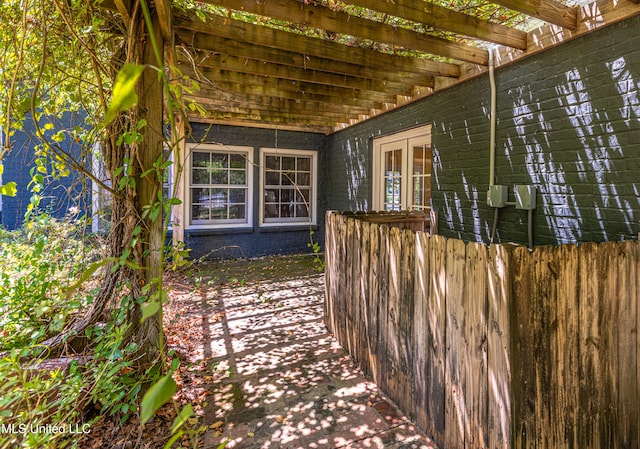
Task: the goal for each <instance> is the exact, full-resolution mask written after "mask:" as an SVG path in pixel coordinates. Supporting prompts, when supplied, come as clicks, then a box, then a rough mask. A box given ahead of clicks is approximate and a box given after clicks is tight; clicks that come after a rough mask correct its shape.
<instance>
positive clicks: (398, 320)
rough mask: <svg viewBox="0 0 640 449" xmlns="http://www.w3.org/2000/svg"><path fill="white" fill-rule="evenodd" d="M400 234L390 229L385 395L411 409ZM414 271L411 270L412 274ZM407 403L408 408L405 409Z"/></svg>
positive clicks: (398, 230)
mask: <svg viewBox="0 0 640 449" xmlns="http://www.w3.org/2000/svg"><path fill="white" fill-rule="evenodd" d="M402 237H403V233H402V231H401V230H400V229H399V228H396V227H393V228H391V229H390V230H389V257H388V261H389V296H388V299H387V329H386V335H387V352H386V358H387V363H388V365H387V394H388V395H389V396H390V397H391V399H392V400H394V401H395V402H396V403H397V404H398V406H400V407H401V408H402V409H403V410H411V407H410V404H411V400H410V396H411V395H410V391H411V390H410V380H409V376H408V361H407V353H406V352H407V347H406V344H407V341H406V338H405V336H406V329H407V328H408V327H409V325H410V323H408V322H407V321H406V314H405V313H403V310H404V309H405V308H407V307H408V305H407V304H404V301H403V300H404V298H403V284H404V282H403V276H404V267H403V265H402V263H403V253H404V251H403V247H402V246H403V238H402ZM412 274H413V273H412ZM407 405H409V408H408V409H407V408H406V407H407Z"/></svg>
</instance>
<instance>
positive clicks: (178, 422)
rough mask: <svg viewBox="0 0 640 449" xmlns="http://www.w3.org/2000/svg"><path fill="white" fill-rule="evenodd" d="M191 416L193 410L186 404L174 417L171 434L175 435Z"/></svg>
mask: <svg viewBox="0 0 640 449" xmlns="http://www.w3.org/2000/svg"><path fill="white" fill-rule="evenodd" d="M192 415H193V408H192V407H191V404H187V405H185V406H184V407H183V409H182V410H180V414H179V415H178V416H176V419H175V420H174V421H173V426H171V433H175V432H177V431H178V429H180V427H182V426H183V425H184V423H186V422H187V420H188V419H189V418H191V416H192Z"/></svg>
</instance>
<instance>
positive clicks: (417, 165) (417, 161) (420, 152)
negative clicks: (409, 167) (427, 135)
mask: <svg viewBox="0 0 640 449" xmlns="http://www.w3.org/2000/svg"><path fill="white" fill-rule="evenodd" d="M424 169H425V164H424V147H421V146H420V147H413V174H414V175H422V174H424Z"/></svg>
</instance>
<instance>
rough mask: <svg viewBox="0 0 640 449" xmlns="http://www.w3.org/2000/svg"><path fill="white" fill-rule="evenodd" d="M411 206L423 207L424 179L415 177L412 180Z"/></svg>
mask: <svg viewBox="0 0 640 449" xmlns="http://www.w3.org/2000/svg"><path fill="white" fill-rule="evenodd" d="M413 205H414V206H424V178H423V177H415V178H414V179H413Z"/></svg>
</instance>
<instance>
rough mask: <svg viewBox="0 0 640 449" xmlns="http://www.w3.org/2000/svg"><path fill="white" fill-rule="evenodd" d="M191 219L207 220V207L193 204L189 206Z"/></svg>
mask: <svg viewBox="0 0 640 449" xmlns="http://www.w3.org/2000/svg"><path fill="white" fill-rule="evenodd" d="M191 219H192V220H208V219H209V209H208V208H206V207H203V206H199V205H197V204H194V205H193V206H192V207H191Z"/></svg>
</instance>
